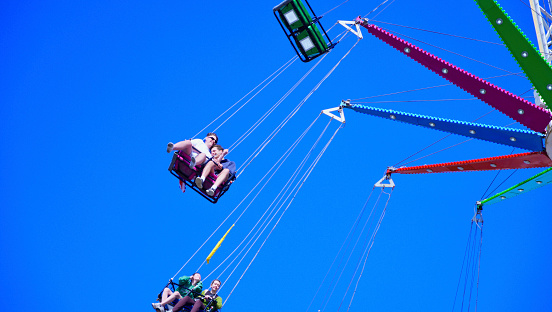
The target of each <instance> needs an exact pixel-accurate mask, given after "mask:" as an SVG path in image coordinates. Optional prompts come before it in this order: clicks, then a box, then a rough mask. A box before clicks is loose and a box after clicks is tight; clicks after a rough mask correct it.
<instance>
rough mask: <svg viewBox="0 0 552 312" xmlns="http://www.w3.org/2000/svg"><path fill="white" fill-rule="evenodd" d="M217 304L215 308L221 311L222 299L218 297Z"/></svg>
mask: <svg viewBox="0 0 552 312" xmlns="http://www.w3.org/2000/svg"><path fill="white" fill-rule="evenodd" d="M215 301H216V303H215V304H214V305H215V308H216V309H217V310H220V309H221V308H222V298H221V297H219V296H217V298H216V299H215Z"/></svg>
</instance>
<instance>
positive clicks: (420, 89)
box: [351, 72, 532, 103]
mask: <svg viewBox="0 0 552 312" xmlns="http://www.w3.org/2000/svg"><path fill="white" fill-rule="evenodd" d="M521 73H523V72H519V73H513V74H504V75H498V76H491V77H485V78H483V79H485V80H489V79H495V78H503V77H508V76H513V75H519V74H521ZM454 85H455V84H453V83H447V84H443V85H437V86H431V87H425V88H418V89H412V90H406V91H398V92H392V93H387V94H380V95H372V96H368V97H363V98H358V99H351V102H353V101H355V103H356V101H358V100H364V99H371V98H376V97H383V96H389V95H397V94H402V93H409V92H415V91H423V90H429V89H435V88H442V87H448V86H454ZM531 90H532V89H531ZM526 92H527V91H526ZM526 92H524V93H526Z"/></svg>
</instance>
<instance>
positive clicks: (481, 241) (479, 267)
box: [475, 223, 483, 312]
mask: <svg viewBox="0 0 552 312" xmlns="http://www.w3.org/2000/svg"><path fill="white" fill-rule="evenodd" d="M479 233H480V238H479V255H478V260H477V286H476V292H475V312H477V303H478V299H479V277H480V272H481V250H482V247H483V223H481V228H480V229H479Z"/></svg>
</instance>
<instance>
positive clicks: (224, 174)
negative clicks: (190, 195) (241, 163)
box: [211, 169, 230, 190]
mask: <svg viewBox="0 0 552 312" xmlns="http://www.w3.org/2000/svg"><path fill="white" fill-rule="evenodd" d="M229 175H230V170H228V169H224V170H222V171H221V173H219V175H218V177H217V180H216V181H215V183H213V186H212V187H211V188H213V189H215V190H216V189H217V187H219V185H221V184H222V183H224V182H226V179H228V176H229Z"/></svg>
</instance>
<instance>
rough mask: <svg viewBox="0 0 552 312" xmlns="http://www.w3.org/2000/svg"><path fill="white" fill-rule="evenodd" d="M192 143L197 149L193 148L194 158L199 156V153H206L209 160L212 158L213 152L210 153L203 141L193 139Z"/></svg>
mask: <svg viewBox="0 0 552 312" xmlns="http://www.w3.org/2000/svg"><path fill="white" fill-rule="evenodd" d="M191 142H192V146H193V147H194V148H195V149H193V148H192V156H193V157H196V156H197V155H199V153H205V155H206V156H207V158H211V152H210V151H209V148H208V147H207V145H205V142H203V140H202V139H193V140H191ZM196 150H197V151H196ZM198 151H199V152H198ZM206 160H207V159H206Z"/></svg>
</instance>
